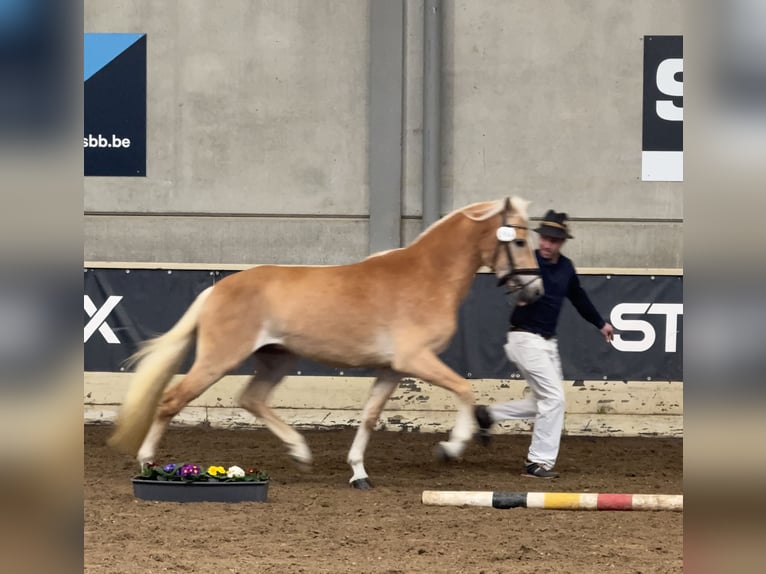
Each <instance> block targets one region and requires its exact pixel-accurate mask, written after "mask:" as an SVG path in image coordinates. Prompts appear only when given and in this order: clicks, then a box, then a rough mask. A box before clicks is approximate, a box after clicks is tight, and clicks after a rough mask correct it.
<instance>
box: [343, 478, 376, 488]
mask: <svg viewBox="0 0 766 574" xmlns="http://www.w3.org/2000/svg"><path fill="white" fill-rule="evenodd" d="M349 484H350V485H351V488H356V489H357V490H370V489H371V488H374V487H373V486H372V483H371V482H370V479H369V478H357V479H356V480H352V481H351V482H350V483H349Z"/></svg>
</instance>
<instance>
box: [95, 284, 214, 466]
mask: <svg viewBox="0 0 766 574" xmlns="http://www.w3.org/2000/svg"><path fill="white" fill-rule="evenodd" d="M212 289H213V287H208V288H207V289H205V290H204V291H203V292H202V293H200V294H199V295H198V296H197V298H196V299H195V300H194V302H193V303H192V304H191V306H190V307H189V309H187V311H186V313H184V315H183V317H181V319H179V321H178V323H176V324H175V325H174V326H173V328H172V329H170V331H168V332H167V333H165V334H164V335H160V336H159V337H156V338H154V339H151V340H149V341H147V342H146V343H144V344H143V345H142V346H141V349H139V350H138V351H137V352H136V354H135V355H133V356H132V357H131V358H130V362H131V363H136V362H137V363H138V365H137V368H136V373H135V374H134V375H133V382H132V383H131V386H130V389H129V390H128V393H127V395H126V396H125V400H124V401H123V403H122V408H121V409H120V414H119V416H118V418H117V424H116V428H115V431H114V433H112V436H110V437H109V440H108V441H107V443H108V444H109V446H111V447H112V448H114V449H115V450H118V451H120V452H123V453H125V454H130V455H132V456H135V455H136V453H137V452H138V449H139V448H140V447H141V443H142V442H143V440H144V438H145V437H146V434H147V433H148V432H149V427H150V426H151V424H152V421H153V420H154V416H155V413H156V411H157V405H158V404H159V402H160V398H161V397H162V392H163V390H164V389H165V387H166V386H167V384H168V382H169V381H170V379H172V378H173V374H174V373H175V372H176V370H177V369H178V367H179V366H180V364H181V362H182V361H183V359H184V357H185V356H186V354H187V353H188V351H189V349H190V348H191V346H192V343H193V342H194V334H195V332H196V330H197V320H198V319H199V314H200V311H201V310H202V304H203V303H204V302H205V300H206V299H207V298H208V296H209V295H210V292H211V291H212Z"/></svg>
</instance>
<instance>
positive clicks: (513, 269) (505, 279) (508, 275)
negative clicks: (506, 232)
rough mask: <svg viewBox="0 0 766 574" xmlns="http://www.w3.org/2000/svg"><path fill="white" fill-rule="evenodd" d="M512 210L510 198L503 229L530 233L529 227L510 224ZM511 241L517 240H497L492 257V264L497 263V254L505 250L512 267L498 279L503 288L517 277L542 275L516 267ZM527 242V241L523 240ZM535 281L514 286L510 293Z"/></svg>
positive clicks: (536, 271)
mask: <svg viewBox="0 0 766 574" xmlns="http://www.w3.org/2000/svg"><path fill="white" fill-rule="evenodd" d="M510 210H511V200H510V199H509V198H506V200H505V209H504V210H503V225H502V227H510V228H513V229H525V230H527V231H529V227H527V226H526V225H515V224H513V223H508V212H509V211H510ZM511 241H517V239H516V238H515V237H514V238H513V239H510V240H508V241H503V240H501V239H500V238H498V240H497V245H496V246H495V253H494V254H493V255H492V262H493V263H495V262H496V261H497V254H498V252H499V251H500V249H501V248H503V249H505V255H506V256H507V257H508V263H509V265H510V266H511V269H510V271H509V272H508V273H506V274H505V275H504V276H502V277H500V278H498V280H497V285H498V286H501V285H503V284H504V283H507V282H508V280H509V279H511V278H512V277H514V276H516V275H533V276H539V275H540V269H539V268H537V269H533V268H529V269H527V268H524V267H518V268H517V267H516V265H515V264H514V261H513V254H512V253H511V248H510V243H511ZM523 241H526V240H523ZM534 280H535V277H533V278H532V279H530V280H529V281H527V282H526V283H524V284H521V285H518V284H517V285H514V288H512V289H511V291H509V293H514V292H516V291H519V290H521V289H523V288H524V287H526V286H527V285H528V284H529V283H531V282H532V281H534Z"/></svg>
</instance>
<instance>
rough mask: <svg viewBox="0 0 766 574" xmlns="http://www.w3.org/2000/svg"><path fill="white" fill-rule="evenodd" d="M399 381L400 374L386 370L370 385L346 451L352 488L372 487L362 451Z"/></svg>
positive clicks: (364, 488)
mask: <svg viewBox="0 0 766 574" xmlns="http://www.w3.org/2000/svg"><path fill="white" fill-rule="evenodd" d="M401 379H402V374H401V373H396V372H395V371H390V370H386V371H384V372H382V373H381V374H380V375H379V376H378V378H377V379H376V380H375V382H374V383H373V385H372V389H370V396H369V398H368V399H367V402H366V403H365V405H364V410H363V411H362V422H361V424H360V425H359V428H357V429H356V436H355V437H354V442H353V443H351V450H349V451H348V459H347V460H348V464H350V465H351V470H353V471H354V475H353V476H352V477H351V479H350V480H349V482H350V483H351V486H353V487H354V488H360V489H363V490H366V489H368V488H371V487H372V484H370V481H369V480H367V478H368V476H367V471H366V470H365V469H364V451H365V449H366V448H367V443H368V442H369V441H370V435H371V434H372V431H373V429H374V428H375V423H376V422H377V421H378V417H379V416H380V413H381V412H382V411H383V407H384V406H385V404H386V402H387V401H388V399H389V398H390V397H391V394H392V393H393V392H394V390H395V389H396V387H397V386H398V385H399V381H401Z"/></svg>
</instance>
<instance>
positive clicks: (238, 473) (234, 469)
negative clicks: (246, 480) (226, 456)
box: [226, 466, 245, 478]
mask: <svg viewBox="0 0 766 574" xmlns="http://www.w3.org/2000/svg"><path fill="white" fill-rule="evenodd" d="M226 476H228V477H229V478H242V477H243V476H245V471H244V470H242V469H241V468H240V467H238V466H230V467H229V470H227V471H226Z"/></svg>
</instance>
